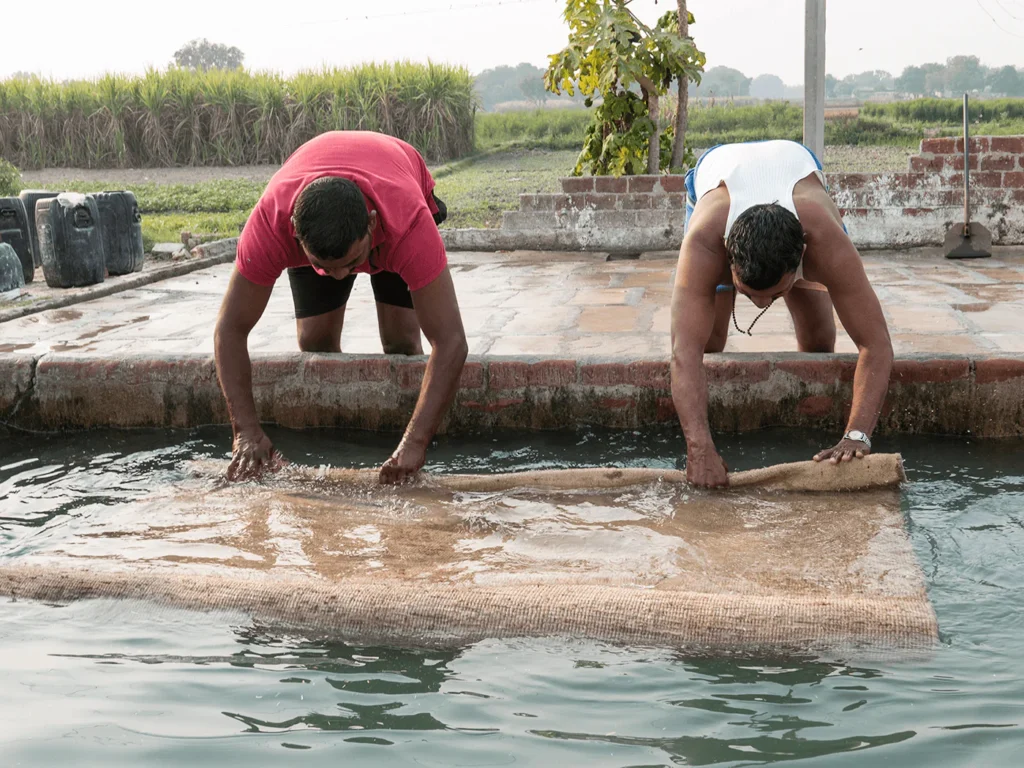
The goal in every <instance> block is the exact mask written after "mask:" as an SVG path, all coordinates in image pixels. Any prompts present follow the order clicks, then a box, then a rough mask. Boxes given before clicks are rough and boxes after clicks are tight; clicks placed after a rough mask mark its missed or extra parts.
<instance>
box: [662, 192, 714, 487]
mask: <svg viewBox="0 0 1024 768" xmlns="http://www.w3.org/2000/svg"><path fill="white" fill-rule="evenodd" d="M702 219H705V217H702V216H700V215H699V214H698V213H697V212H695V213H694V216H693V217H692V218H691V221H690V224H691V226H690V230H689V231H688V232H687V235H686V238H685V239H684V240H683V245H682V248H681V249H680V252H679V265H678V267H677V269H676V280H675V285H674V287H673V290H672V401H673V403H675V407H676V413H678V414H679V424H680V426H681V427H682V429H683V435H684V436H685V437H686V447H687V475H688V477H689V479H690V481H691V482H693V483H695V484H697V485H711V486H715V485H724V484H726V483H727V478H726V469H725V464H724V462H722V460H721V458H720V457H719V456H718V452H717V450H716V449H715V444H714V440H713V439H712V437H711V429H710V427H709V425H708V384H707V375H706V373H705V370H704V348H705V347H706V346H707V343H708V340H709V339H710V338H711V333H712V330H713V329H714V322H715V288H716V285H717V283H718V278H719V273H720V272H721V269H722V263H723V262H722V258H723V255H722V254H720V253H716V252H715V250H714V248H713V247H709V243H708V242H706V240H707V236H706V231H707V229H706V227H707V224H706V222H705V221H702ZM702 224H703V225H704V227H703V229H704V231H702Z"/></svg>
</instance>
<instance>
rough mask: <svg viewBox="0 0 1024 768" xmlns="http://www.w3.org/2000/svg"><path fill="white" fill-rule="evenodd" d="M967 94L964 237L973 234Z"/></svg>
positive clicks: (965, 113)
mask: <svg viewBox="0 0 1024 768" xmlns="http://www.w3.org/2000/svg"><path fill="white" fill-rule="evenodd" d="M970 122H971V120H970V111H969V107H968V102H967V94H966V93H965V94H964V237H969V236H970V234H971V129H970Z"/></svg>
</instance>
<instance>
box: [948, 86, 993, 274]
mask: <svg viewBox="0 0 1024 768" xmlns="http://www.w3.org/2000/svg"><path fill="white" fill-rule="evenodd" d="M969 121H970V112H969V111H968V107H967V94H966V93H965V94H964V223H963V224H954V225H953V226H952V227H951V228H950V230H949V231H948V232H947V233H946V258H947V259H984V258H988V257H989V256H991V255H992V233H991V232H989V231H988V230H987V229H985V227H983V226H981V224H979V223H978V222H976V221H971V162H970V160H971V139H970V128H969V126H968V123H969Z"/></svg>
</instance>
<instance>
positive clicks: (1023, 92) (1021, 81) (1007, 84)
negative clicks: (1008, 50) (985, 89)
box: [988, 65, 1024, 96]
mask: <svg viewBox="0 0 1024 768" xmlns="http://www.w3.org/2000/svg"><path fill="white" fill-rule="evenodd" d="M988 85H990V86H991V87H992V90H993V91H994V92H995V93H1002V94H1005V95H1006V96H1024V77H1022V76H1021V74H1020V72H1018V71H1017V68H1016V67H1013V66H1010V65H1007V66H1005V67H1000V68H999V69H993V70H992V71H991V72H990V73H989V77H988Z"/></svg>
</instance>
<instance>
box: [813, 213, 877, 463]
mask: <svg viewBox="0 0 1024 768" xmlns="http://www.w3.org/2000/svg"><path fill="white" fill-rule="evenodd" d="M808 235H809V237H808V241H809V242H808V246H807V250H808V256H810V258H811V259H813V260H814V261H815V262H816V263H817V264H821V265H822V267H821V268H819V271H820V272H821V274H822V275H823V276H824V277H825V278H826V279H825V281H824V283H825V285H826V287H827V288H828V290H829V295H830V296H831V298H832V303H833V304H834V305H835V308H836V314H838V315H839V320H840V322H842V324H843V327H844V328H845V329H846V332H847V333H849V334H850V338H851V339H852V340H853V342H854V343H855V344H856V345H857V349H858V352H859V354H858V357H857V370H856V373H855V374H854V378H853V407H852V410H851V411H850V418H849V421H848V422H847V425H846V428H847V430H848V431H849V430H853V429H856V430H860V431H861V432H864V433H865V434H867V435H870V434H871V433H872V432H873V431H874V429H875V426H876V425H877V423H878V416H879V414H880V413H881V411H882V403H883V402H884V400H885V394H886V392H887V391H888V388H889V375H890V373H891V372H892V360H893V353H892V341H891V340H890V338H889V328H888V326H887V325H886V322H885V316H884V314H883V313H882V306H881V304H880V303H879V301H878V297H877V296H876V295H875V291H874V289H872V287H871V283H870V282H869V281H868V277H867V274H866V273H865V272H864V265H863V263H862V262H861V258H860V254H859V253H857V249H856V247H855V246H854V245H853V242H851V240H850V238H849V237H848V236H847V235H846V233H845V232H843V229H842V226H841V225H840V224H839V223H838V221H836V219H835V218H834V217H832V216H829V215H826V214H825V213H819V214H816V215H815V216H814V218H813V220H812V221H811V222H808ZM852 447H853V449H854V450H861V449H862V448H863V444H861V443H857V444H856V445H855V446H852ZM837 449H839V446H836V449H831V450H830V451H823V452H822V453H821V454H818V457H816V458H829V457H830V456H831V457H832V458H833V459H836V458H837V456H835V455H832V454H833V452H834V451H836V450H837ZM849 449H850V447H847V448H844V449H842V451H840V452H839V455H838V458H839V459H849V458H852V454H850V450H849ZM861 452H862V453H866V451H863V450H861Z"/></svg>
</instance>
